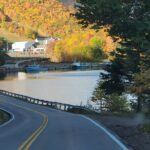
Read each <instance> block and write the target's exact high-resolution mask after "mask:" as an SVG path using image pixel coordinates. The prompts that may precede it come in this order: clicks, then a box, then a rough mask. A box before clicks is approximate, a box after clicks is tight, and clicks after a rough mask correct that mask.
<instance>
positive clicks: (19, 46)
mask: <svg viewBox="0 0 150 150" xmlns="http://www.w3.org/2000/svg"><path fill="white" fill-rule="evenodd" d="M32 45H33V42H28V41H24V42H15V43H13V44H12V50H13V51H14V52H24V51H28V50H30V49H31V48H32Z"/></svg>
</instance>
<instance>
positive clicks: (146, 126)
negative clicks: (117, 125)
mask: <svg viewBox="0 0 150 150" xmlns="http://www.w3.org/2000/svg"><path fill="white" fill-rule="evenodd" d="M139 129H140V130H141V131H143V132H145V133H149V134H150V123H145V124H142V125H141V126H140V127H139Z"/></svg>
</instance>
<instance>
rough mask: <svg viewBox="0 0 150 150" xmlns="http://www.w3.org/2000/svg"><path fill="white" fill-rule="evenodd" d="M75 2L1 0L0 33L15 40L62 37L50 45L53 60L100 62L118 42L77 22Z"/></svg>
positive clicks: (58, 0)
mask: <svg viewBox="0 0 150 150" xmlns="http://www.w3.org/2000/svg"><path fill="white" fill-rule="evenodd" d="M74 1H75V0H44V1H43V0H7V1H5V0H0V36H2V37H4V38H5V39H7V40H9V41H11V42H15V41H23V40H32V39H35V38H36V37H37V36H53V37H59V38H60V39H61V40H60V41H58V42H56V43H53V44H52V45H50V46H49V47H50V49H49V50H48V52H49V55H50V58H51V60H55V61H73V60H75V59H76V58H77V59H79V60H81V61H82V60H83V61H92V60H96V61H99V60H100V59H101V58H102V57H103V52H104V53H108V52H110V51H112V50H113V49H115V47H116V45H115V44H114V43H113V41H112V39H111V37H109V36H108V35H107V33H106V32H105V30H100V31H98V32H96V31H94V30H92V29H90V28H86V29H83V28H82V27H81V25H79V24H78V23H77V20H76V18H74V17H73V15H71V14H72V13H74V8H73V7H72V6H73V4H74ZM102 51H103V52H102ZM97 55H99V56H100V57H98V58H97ZM95 56H96V58H95Z"/></svg>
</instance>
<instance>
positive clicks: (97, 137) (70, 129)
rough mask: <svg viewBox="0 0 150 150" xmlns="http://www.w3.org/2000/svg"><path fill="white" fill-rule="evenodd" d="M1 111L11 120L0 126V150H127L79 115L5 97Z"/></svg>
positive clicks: (97, 125)
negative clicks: (7, 113)
mask: <svg viewBox="0 0 150 150" xmlns="http://www.w3.org/2000/svg"><path fill="white" fill-rule="evenodd" d="M0 108H2V109H5V110H7V111H8V112H11V113H12V114H13V116H14V117H13V118H12V119H11V121H9V123H8V124H5V125H4V126H0V149H1V150H28V149H29V150H128V149H127V148H126V146H124V145H123V144H122V143H121V142H120V141H119V140H118V139H117V138H116V137H115V136H113V135H112V134H111V133H110V132H108V131H107V130H106V129H105V128H103V127H102V126H101V125H99V124H98V123H96V122H94V121H93V120H90V119H89V118H86V117H83V116H81V115H75V114H71V113H66V112H62V111H58V110H54V109H50V108H47V107H44V106H38V105H34V104H29V103H26V102H22V101H20V100H17V99H15V98H10V97H8V96H4V95H0Z"/></svg>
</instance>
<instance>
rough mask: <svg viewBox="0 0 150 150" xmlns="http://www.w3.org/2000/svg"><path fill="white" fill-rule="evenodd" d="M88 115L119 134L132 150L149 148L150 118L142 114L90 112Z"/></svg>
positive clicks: (146, 149) (147, 149)
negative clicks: (117, 114) (101, 113)
mask: <svg viewBox="0 0 150 150" xmlns="http://www.w3.org/2000/svg"><path fill="white" fill-rule="evenodd" d="M87 116H88V117H90V118H92V119H94V120H96V121H97V122H99V123H101V124H102V125H104V126H105V127H107V128H108V129H110V130H112V131H113V132H114V133H115V134H116V135H117V136H119V137H120V138H121V139H122V140H123V141H124V143H125V144H126V145H128V146H129V147H131V149H133V150H149V148H150V118H145V117H144V116H142V115H131V116H128V115H127V116H126V115H125V116H124V115H120V116H116V115H111V114H109V115H105V114H104V115H100V114H92V115H87Z"/></svg>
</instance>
